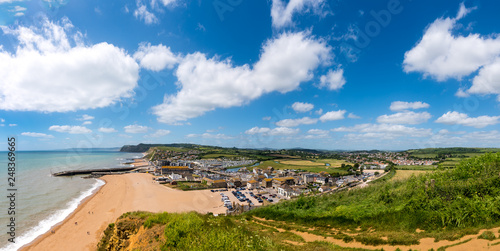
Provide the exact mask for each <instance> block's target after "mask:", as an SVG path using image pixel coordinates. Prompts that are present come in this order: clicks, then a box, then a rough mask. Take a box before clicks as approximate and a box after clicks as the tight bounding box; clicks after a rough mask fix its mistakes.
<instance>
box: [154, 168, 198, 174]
mask: <svg viewBox="0 0 500 251" xmlns="http://www.w3.org/2000/svg"><path fill="white" fill-rule="evenodd" d="M172 173H175V174H181V175H187V174H193V169H191V168H189V167H187V166H162V167H161V174H162V175H169V174H172Z"/></svg>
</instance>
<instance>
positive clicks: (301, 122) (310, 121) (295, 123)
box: [276, 117, 318, 127]
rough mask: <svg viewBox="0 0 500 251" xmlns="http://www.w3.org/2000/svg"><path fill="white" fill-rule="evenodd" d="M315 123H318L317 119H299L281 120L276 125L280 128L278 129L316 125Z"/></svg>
mask: <svg viewBox="0 0 500 251" xmlns="http://www.w3.org/2000/svg"><path fill="white" fill-rule="evenodd" d="M317 122H318V119H313V118H309V117H303V118H300V119H283V120H280V121H278V122H276V125H277V126H280V127H296V126H299V125H312V124H316V123H317Z"/></svg>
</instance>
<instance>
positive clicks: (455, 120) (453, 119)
mask: <svg viewBox="0 0 500 251" xmlns="http://www.w3.org/2000/svg"><path fill="white" fill-rule="evenodd" d="M436 123H441V124H445V125H464V126H471V127H475V128H483V127H486V126H490V125H496V124H498V123H500V116H479V117H475V118H471V117H469V115H467V114H465V113H460V112H456V111H453V112H447V113H445V114H443V116H441V117H439V118H438V119H437V120H436Z"/></svg>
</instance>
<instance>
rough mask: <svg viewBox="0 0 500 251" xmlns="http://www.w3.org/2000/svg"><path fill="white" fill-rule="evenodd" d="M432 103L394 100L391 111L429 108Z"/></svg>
mask: <svg viewBox="0 0 500 251" xmlns="http://www.w3.org/2000/svg"><path fill="white" fill-rule="evenodd" d="M429 107H430V105H429V104H427V103H424V102H421V101H417V102H404V101H394V102H392V103H391V107H390V109H391V111H404V110H417V109H422V108H429Z"/></svg>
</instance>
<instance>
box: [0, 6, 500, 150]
mask: <svg viewBox="0 0 500 251" xmlns="http://www.w3.org/2000/svg"><path fill="white" fill-rule="evenodd" d="M499 5H500V3H497V2H496V1H439V2H436V1H410V0H400V1H397V0H385V1H360V0H354V1H342V0H337V1H333V0H330V1H328V0H290V1H288V0H268V1H246V0H231V1H229V0H210V1H186V0H138V1H119V2H116V1H71V0H65V1H63V0H50V1H49V0H44V1H23V0H0V26H1V29H0V129H1V131H0V136H2V137H3V138H6V137H8V136H12V135H15V136H17V137H18V141H19V147H20V149H23V150H44V149H62V148H71V147H116V146H121V145H124V144H138V143H141V142H142V143H174V142H189V143H199V144H209V145H220V146H228V147H232V146H236V147H248V148H263V147H271V148H292V147H304V148H317V149H346V150H350V149H383V150H403V149H413V148H425V147H449V146H469V147H500V143H499V142H500V131H499V124H500V115H499V108H500V106H499V102H500V73H499V72H500V37H499V36H498V34H499V33H500V27H499V26H498V25H496V24H498V23H499V21H500V20H499V17H498V15H497V13H496V12H497V10H498V9H499V7H500V6H499Z"/></svg>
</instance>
